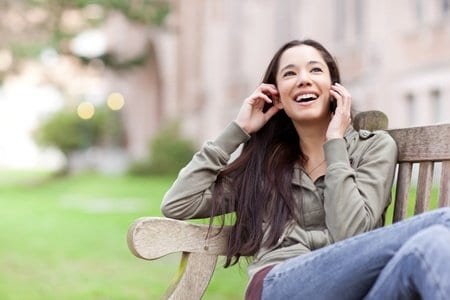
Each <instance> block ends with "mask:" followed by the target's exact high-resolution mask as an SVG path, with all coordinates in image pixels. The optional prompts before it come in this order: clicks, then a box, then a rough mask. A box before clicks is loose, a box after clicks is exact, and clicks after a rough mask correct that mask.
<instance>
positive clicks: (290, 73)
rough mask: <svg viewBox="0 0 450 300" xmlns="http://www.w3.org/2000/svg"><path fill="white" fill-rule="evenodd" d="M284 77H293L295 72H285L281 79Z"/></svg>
mask: <svg viewBox="0 0 450 300" xmlns="http://www.w3.org/2000/svg"><path fill="white" fill-rule="evenodd" d="M286 76H295V72H294V71H286V72H284V73H283V77H286Z"/></svg>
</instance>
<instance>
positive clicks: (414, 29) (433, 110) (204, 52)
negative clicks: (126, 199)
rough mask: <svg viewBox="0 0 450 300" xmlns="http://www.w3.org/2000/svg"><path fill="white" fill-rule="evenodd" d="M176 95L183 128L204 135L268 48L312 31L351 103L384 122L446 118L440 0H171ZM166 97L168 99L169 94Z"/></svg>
mask: <svg viewBox="0 0 450 300" xmlns="http://www.w3.org/2000/svg"><path fill="white" fill-rule="evenodd" d="M173 5H174V11H173V14H172V16H171V22H172V23H171V26H172V27H173V31H174V32H175V37H176V51H177V57H176V60H177V77H176V79H177V89H176V91H177V96H176V98H175V100H174V102H175V103H172V104H171V107H174V108H176V111H177V115H178V117H179V118H180V119H182V120H183V123H184V124H185V126H186V132H187V133H188V134H189V135H190V136H192V137H193V138H195V139H196V140H198V141H201V140H203V139H205V138H211V137H213V136H214V135H215V134H217V132H218V131H219V130H221V128H223V127H224V126H225V125H226V123H228V122H229V121H231V120H232V119H233V117H234V116H235V114H236V113H237V110H238V108H239V107H240V103H241V102H242V100H243V99H244V98H245V97H246V96H247V95H249V94H250V93H251V92H252V91H253V90H254V89H255V88H256V86H257V85H258V83H259V82H260V80H261V78H262V76H263V72H264V70H265V68H266V66H267V64H268V62H269V60H270V58H271V56H272V55H273V53H274V52H275V51H276V49H277V48H279V47H280V46H281V45H282V44H283V43H285V42H286V41H288V40H291V39H304V38H312V39H316V40H318V41H320V42H322V43H323V44H324V45H325V46H326V47H327V48H328V49H330V51H331V52H332V53H333V54H334V55H335V56H336V58H337V61H338V64H339V66H340V68H341V73H342V77H343V83H344V84H345V85H346V86H347V87H348V89H349V90H350V91H351V93H352V95H353V99H354V106H355V108H356V109H357V110H369V109H376V110H381V111H384V112H385V113H387V115H388V117H389V120H390V127H402V126H414V125H422V124H431V123H438V122H449V121H450V1H449V0H397V1H390V0H364V1H361V0H316V1H307V0H285V1H277V0H214V1H209V0H197V1H183V0H174V1H173ZM169 102H170V101H169Z"/></svg>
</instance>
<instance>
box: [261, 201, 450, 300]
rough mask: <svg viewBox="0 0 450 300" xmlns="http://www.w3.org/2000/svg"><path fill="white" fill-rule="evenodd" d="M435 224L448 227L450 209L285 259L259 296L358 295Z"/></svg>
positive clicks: (433, 212)
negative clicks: (403, 248) (411, 241)
mask: <svg viewBox="0 0 450 300" xmlns="http://www.w3.org/2000/svg"><path fill="white" fill-rule="evenodd" d="M435 224H443V225H445V226H450V209H449V208H445V209H439V210H435V211H432V212H427V213H424V214H420V215H417V216H415V217H412V218H409V219H407V220H404V221H402V222H399V223H396V224H394V225H390V226H386V227H383V228H379V229H376V230H373V231H370V232H367V233H363V234H360V235H357V236H355V237H352V238H349V239H346V240H343V241H340V242H337V243H335V244H332V245H330V246H327V247H324V248H322V249H319V250H316V251H313V252H311V253H309V254H306V255H302V256H298V257H294V258H291V259H289V260H286V261H285V262H283V263H281V264H279V265H277V266H275V267H274V268H273V269H272V270H271V271H270V272H269V273H268V274H267V276H266V278H265V280H264V287H263V299H362V298H363V297H364V296H365V295H366V294H367V292H368V291H369V289H370V288H371V287H372V285H373V284H374V282H375V280H376V279H377V277H378V275H379V274H380V272H381V270H382V269H383V268H384V266H385V265H386V264H387V263H388V262H389V260H390V259H391V258H392V257H393V255H394V254H395V253H396V251H397V250H398V249H399V248H400V247H401V246H402V245H403V244H404V243H405V242H406V241H407V240H408V239H409V238H410V237H412V236H413V235H414V234H416V233H417V232H419V231H420V230H422V229H424V228H428V227H429V226H432V225H435Z"/></svg>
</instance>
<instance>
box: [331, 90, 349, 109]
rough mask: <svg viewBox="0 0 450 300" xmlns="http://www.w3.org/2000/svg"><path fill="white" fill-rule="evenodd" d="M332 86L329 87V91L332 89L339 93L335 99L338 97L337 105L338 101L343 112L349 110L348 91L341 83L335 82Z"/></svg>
mask: <svg viewBox="0 0 450 300" xmlns="http://www.w3.org/2000/svg"><path fill="white" fill-rule="evenodd" d="M332 88H333V89H331V90H330V91H334V92H336V93H337V94H338V95H339V96H338V97H336V99H337V100H338V99H339V100H340V101H339V102H338V103H337V104H338V105H339V103H340V104H341V106H340V108H341V109H342V110H343V111H344V112H350V109H351V95H350V93H349V92H348V91H347V89H345V88H344V87H343V86H342V85H339V84H337V83H336V84H335V85H333V86H332ZM333 95H334V94H333Z"/></svg>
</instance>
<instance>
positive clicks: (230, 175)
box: [211, 40, 340, 267]
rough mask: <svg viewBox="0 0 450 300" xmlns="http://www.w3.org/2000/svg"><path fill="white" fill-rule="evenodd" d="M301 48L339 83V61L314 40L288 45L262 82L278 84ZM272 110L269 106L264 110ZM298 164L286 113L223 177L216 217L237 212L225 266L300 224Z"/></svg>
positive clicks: (261, 133) (215, 203) (249, 144)
mask: <svg viewBox="0 0 450 300" xmlns="http://www.w3.org/2000/svg"><path fill="white" fill-rule="evenodd" d="M300 45H307V46H311V47H313V48H315V49H317V50H318V51H319V52H320V53H321V55H322V57H323V59H324V60H325V62H326V64H327V65H328V68H329V70H330V76H331V80H332V82H333V83H335V82H340V75H339V70H338V67H337V64H336V61H335V60H334V59H333V57H332V56H331V54H330V53H329V52H328V51H327V50H326V49H325V48H324V47H323V46H322V45H321V44H320V43H318V42H316V41H314V40H302V41H299V40H294V41H291V42H288V43H287V44H285V45H283V46H282V47H281V48H280V49H279V50H278V51H277V52H276V53H275V55H274V56H273V58H272V60H271V62H270V64H269V66H268V67H267V69H266V72H265V75H264V77H263V80H262V82H263V83H269V84H274V85H276V84H277V82H276V75H277V72H278V68H279V60H280V57H281V55H282V54H283V53H284V51H286V50H287V49H289V48H292V47H295V46H300ZM268 108H269V105H268V104H266V107H265V110H267V109H268ZM297 161H300V162H301V163H303V162H304V161H305V157H304V154H303V153H302V152H301V149H300V141H299V137H298V134H297V132H296V130H295V128H294V125H293V123H292V121H291V119H290V118H289V117H288V116H287V115H286V113H285V112H284V110H281V111H279V112H278V113H277V114H275V116H273V117H272V118H271V119H270V120H269V121H268V122H267V123H266V124H265V125H264V126H263V127H262V128H261V129H260V130H259V131H257V132H255V133H253V134H252V135H251V138H250V139H249V140H248V141H247V142H246V143H245V144H244V147H243V148H242V152H241V154H240V156H239V157H238V158H237V159H236V160H235V161H233V162H232V163H231V164H229V165H228V166H227V167H226V168H225V169H224V170H222V171H221V172H220V173H219V176H218V178H217V181H216V186H215V189H214V193H213V199H214V200H213V205H212V211H211V215H212V216H215V215H219V214H223V213H224V212H226V211H234V212H235V223H234V226H233V227H232V230H231V233H230V236H229V240H228V248H227V259H226V262H225V267H228V266H230V265H233V264H235V263H236V262H237V261H238V260H239V258H240V257H241V256H251V255H254V254H255V253H256V252H257V251H258V250H259V249H260V248H261V247H271V246H274V245H275V244H276V243H277V241H278V239H279V238H280V236H281V234H282V233H283V229H284V227H285V225H286V223H287V222H288V221H290V220H295V221H298V211H299V207H298V204H297V203H296V202H295V200H294V197H293V194H292V176H293V171H294V170H293V169H294V165H295V163H296V162H297ZM225 187H226V188H225ZM225 189H226V191H225ZM264 231H266V232H264Z"/></svg>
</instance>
